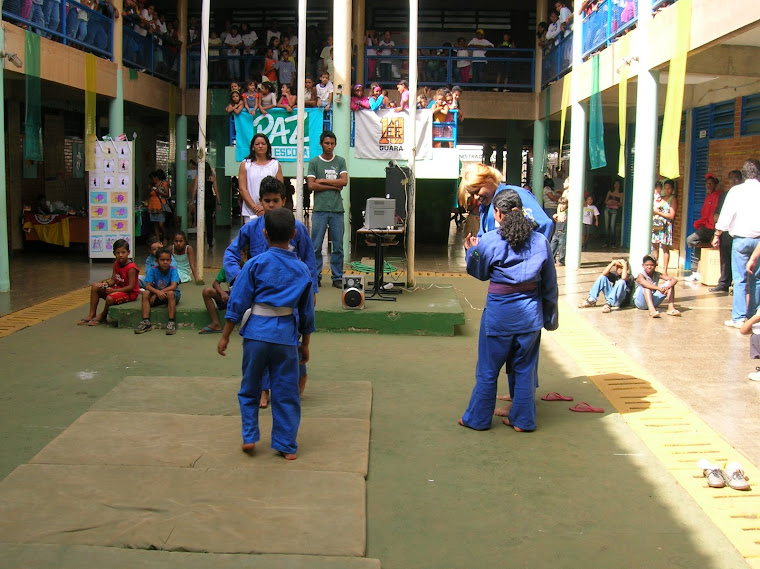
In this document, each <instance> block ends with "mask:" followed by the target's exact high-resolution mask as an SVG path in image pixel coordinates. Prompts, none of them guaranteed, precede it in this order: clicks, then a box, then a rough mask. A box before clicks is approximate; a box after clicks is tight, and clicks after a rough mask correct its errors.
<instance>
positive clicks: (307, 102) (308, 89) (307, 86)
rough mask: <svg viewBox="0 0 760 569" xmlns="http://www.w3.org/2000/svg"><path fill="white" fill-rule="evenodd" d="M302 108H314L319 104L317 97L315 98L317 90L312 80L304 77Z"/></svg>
mask: <svg viewBox="0 0 760 569" xmlns="http://www.w3.org/2000/svg"><path fill="white" fill-rule="evenodd" d="M301 100H302V101H303V106H304V107H316V106H317V104H318V103H319V97H317V89H316V87H315V86H314V79H312V78H311V77H306V79H304V88H303V96H302V97H301Z"/></svg>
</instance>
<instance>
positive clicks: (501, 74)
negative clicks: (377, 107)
mask: <svg viewBox="0 0 760 569" xmlns="http://www.w3.org/2000/svg"><path fill="white" fill-rule="evenodd" d="M458 49H461V48H456V47H449V46H440V47H435V46H434V47H422V48H420V49H419V50H418V53H419V55H418V56H417V70H418V80H417V82H418V84H419V85H420V86H427V87H440V86H442V85H459V86H460V87H462V88H463V89H489V88H490V89H497V90H502V89H509V90H510V91H522V92H526V93H530V92H533V89H534V82H535V77H534V72H535V58H536V53H535V50H532V49H517V48H485V49H478V50H477V51H485V52H486V56H485V57H472V55H468V56H466V57H457V50H458ZM364 50H365V59H364V77H365V78H366V82H367V83H370V82H373V81H375V82H377V83H379V84H380V85H382V86H384V87H386V88H393V87H395V86H396V83H397V82H398V81H399V80H400V79H408V78H409V56H408V55H406V54H404V53H402V52H404V51H406V52H408V49H407V48H405V47H403V46H401V47H399V46H396V47H394V49H393V54H392V55H383V54H382V53H372V52H380V51H381V50H382V47H379V46H373V47H365V48H364ZM367 52H370V53H367ZM472 52H473V49H469V50H468V53H470V54H471V53H472ZM463 62H468V65H461V64H462V63H463ZM458 63H459V64H460V65H457V64H458Z"/></svg>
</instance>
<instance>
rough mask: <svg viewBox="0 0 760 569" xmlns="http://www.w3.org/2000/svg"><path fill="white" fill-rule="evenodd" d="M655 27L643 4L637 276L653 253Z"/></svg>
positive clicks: (634, 204)
mask: <svg viewBox="0 0 760 569" xmlns="http://www.w3.org/2000/svg"><path fill="white" fill-rule="evenodd" d="M651 23H652V5H651V0H640V2H639V30H638V32H637V33H638V34H640V37H641V39H642V41H639V42H636V43H637V45H638V52H639V77H638V81H637V86H636V137H635V141H634V149H635V151H636V159H635V160H634V165H633V198H632V201H631V246H630V259H631V269H632V270H633V272H634V273H636V272H637V271H638V267H639V266H640V265H641V259H642V257H643V256H644V255H649V254H650V252H651V251H652V202H653V199H654V182H655V176H656V172H655V161H656V155H657V85H658V83H659V79H660V73H659V71H651V70H650V65H649V60H650V57H649V45H650V44H649V42H648V41H647V37H648V34H649V30H650V28H651Z"/></svg>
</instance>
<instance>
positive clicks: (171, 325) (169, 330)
mask: <svg viewBox="0 0 760 569" xmlns="http://www.w3.org/2000/svg"><path fill="white" fill-rule="evenodd" d="M176 333H177V323H176V322H175V321H174V320H169V322H167V323H166V335H167V336H173V335H174V334H176Z"/></svg>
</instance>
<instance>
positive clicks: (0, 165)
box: [0, 1, 11, 292]
mask: <svg viewBox="0 0 760 569" xmlns="http://www.w3.org/2000/svg"><path fill="white" fill-rule="evenodd" d="M0 6H2V1H0ZM4 49H5V32H4V31H3V27H2V26H0V51H2V50H4ZM0 74H2V76H0V127H2V129H3V130H2V131H3V132H5V104H4V103H5V58H3V60H2V63H0ZM6 193H7V192H6V186H5V136H0V292H8V291H10V290H11V271H10V258H9V256H8V211H7V209H8V205H7V203H8V202H7V196H6Z"/></svg>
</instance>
